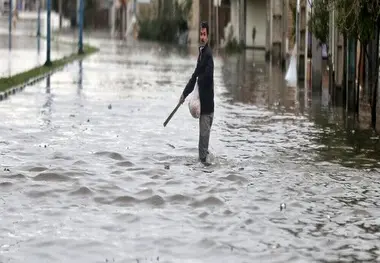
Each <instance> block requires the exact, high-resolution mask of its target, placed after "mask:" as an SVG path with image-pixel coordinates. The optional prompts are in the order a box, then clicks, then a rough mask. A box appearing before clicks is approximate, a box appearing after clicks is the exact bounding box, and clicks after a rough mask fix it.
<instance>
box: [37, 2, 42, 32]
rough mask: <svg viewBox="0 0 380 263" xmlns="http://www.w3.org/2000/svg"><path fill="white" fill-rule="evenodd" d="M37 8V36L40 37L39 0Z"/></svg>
mask: <svg viewBox="0 0 380 263" xmlns="http://www.w3.org/2000/svg"><path fill="white" fill-rule="evenodd" d="M37 8H38V11H37V37H41V0H38V7H37Z"/></svg>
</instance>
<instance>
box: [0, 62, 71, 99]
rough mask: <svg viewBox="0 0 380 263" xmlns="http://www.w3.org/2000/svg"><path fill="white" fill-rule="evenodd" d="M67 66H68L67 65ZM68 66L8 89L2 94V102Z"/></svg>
mask: <svg viewBox="0 0 380 263" xmlns="http://www.w3.org/2000/svg"><path fill="white" fill-rule="evenodd" d="M66 65H67V64H66ZM66 65H63V66H61V67H58V68H56V69H53V70H51V71H49V72H48V73H45V74H43V75H39V76H37V77H34V78H31V79H29V80H28V81H26V82H24V83H23V84H20V85H17V86H14V87H12V88H9V89H7V90H6V91H3V92H0V101H3V100H6V99H8V97H9V96H11V95H13V94H16V93H17V92H21V91H23V90H24V89H25V88H26V87H27V86H31V85H34V84H36V83H37V82H40V81H42V80H43V79H45V78H47V77H49V76H51V75H53V74H54V73H56V72H57V71H60V70H62V69H63V68H64V67H65V66H66Z"/></svg>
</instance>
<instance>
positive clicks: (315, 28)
mask: <svg viewBox="0 0 380 263" xmlns="http://www.w3.org/2000/svg"><path fill="white" fill-rule="evenodd" d="M328 2H329V0H314V1H313V4H312V15H311V19H310V20H309V28H310V32H311V33H312V34H313V35H314V36H315V37H316V38H317V39H318V40H319V41H320V44H323V43H325V44H326V43H327V42H328V39H329V23H328V21H329V16H330V12H329V7H328Z"/></svg>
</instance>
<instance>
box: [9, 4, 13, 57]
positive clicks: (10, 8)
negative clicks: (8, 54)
mask: <svg viewBox="0 0 380 263" xmlns="http://www.w3.org/2000/svg"><path fill="white" fill-rule="evenodd" d="M12 2H13V1H12V0H9V17H8V20H9V21H8V22H9V25H8V30H9V43H8V44H9V50H11V49H12V9H13V7H12Z"/></svg>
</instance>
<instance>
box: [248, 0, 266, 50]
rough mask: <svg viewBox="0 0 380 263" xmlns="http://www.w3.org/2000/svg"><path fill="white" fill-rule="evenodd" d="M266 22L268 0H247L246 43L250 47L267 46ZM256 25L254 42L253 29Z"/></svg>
mask: <svg viewBox="0 0 380 263" xmlns="http://www.w3.org/2000/svg"><path fill="white" fill-rule="evenodd" d="M266 23H267V11H266V0H247V27H246V28H247V31H246V45H247V46H248V47H252V46H254V47H265V46H266V26H267V25H266ZM254 26H255V27H256V39H255V43H254V44H253V42H252V29H253V27H254Z"/></svg>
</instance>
